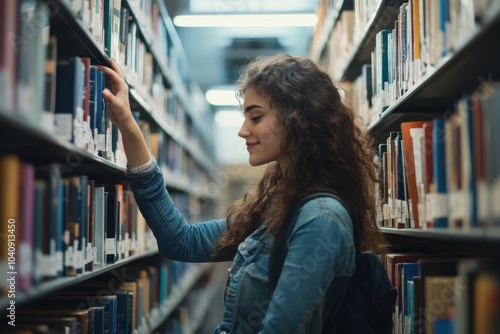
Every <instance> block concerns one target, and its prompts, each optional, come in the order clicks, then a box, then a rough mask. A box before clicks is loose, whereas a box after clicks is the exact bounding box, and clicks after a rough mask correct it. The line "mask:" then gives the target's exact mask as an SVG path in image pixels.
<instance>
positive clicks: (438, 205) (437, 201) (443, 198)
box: [433, 193, 449, 219]
mask: <svg viewBox="0 0 500 334" xmlns="http://www.w3.org/2000/svg"><path fill="white" fill-rule="evenodd" d="M433 209H434V210H433V211H434V219H437V218H446V217H448V214H449V210H448V196H447V194H441V193H435V194H434V208H433Z"/></svg>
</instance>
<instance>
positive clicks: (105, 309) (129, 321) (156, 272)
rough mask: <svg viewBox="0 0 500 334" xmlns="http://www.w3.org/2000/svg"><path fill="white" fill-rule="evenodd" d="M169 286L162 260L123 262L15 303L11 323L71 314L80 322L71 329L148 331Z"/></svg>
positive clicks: (165, 300)
mask: <svg viewBox="0 0 500 334" xmlns="http://www.w3.org/2000/svg"><path fill="white" fill-rule="evenodd" d="M174 287H175V285H174V284H173V283H172V281H171V278H170V265H169V264H168V262H166V261H162V262H161V263H159V264H154V265H149V266H144V265H129V266H124V267H122V268H121V269H116V270H113V271H112V272H111V273H108V274H105V275H103V276H100V277H98V278H95V279H91V280H89V281H86V282H84V283H81V284H79V285H78V286H76V287H72V288H71V289H67V290H63V291H59V292H56V293H53V294H50V295H48V296H46V297H44V298H43V301H33V302H29V303H27V304H26V305H21V306H19V305H15V306H16V307H15V316H16V317H15V320H16V321H15V322H16V326H22V325H23V324H27V323H34V322H37V323H40V324H46V325H49V326H50V324H51V323H53V322H55V319H54V318H57V317H64V318H66V317H75V318H76V319H75V321H76V323H77V325H76V327H77V328H78V327H80V331H76V332H75V333H82V334H84V333H127V334H128V333H135V332H138V333H143V332H149V330H150V328H149V327H150V325H151V324H153V323H154V322H157V321H158V320H159V318H160V317H161V316H162V315H163V313H164V310H165V308H166V306H167V304H168V297H169V294H170V292H169V291H170V289H171V288H174ZM76 312H78V313H76ZM8 314H9V308H7V316H8ZM40 316H43V317H45V318H46V319H45V321H44V320H43V319H40ZM48 319H52V321H50V320H48Z"/></svg>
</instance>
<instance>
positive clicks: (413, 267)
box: [403, 263, 420, 333]
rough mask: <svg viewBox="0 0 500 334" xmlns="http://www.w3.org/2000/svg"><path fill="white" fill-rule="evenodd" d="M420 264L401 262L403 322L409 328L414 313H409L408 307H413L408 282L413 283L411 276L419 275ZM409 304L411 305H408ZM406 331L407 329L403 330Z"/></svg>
mask: <svg viewBox="0 0 500 334" xmlns="http://www.w3.org/2000/svg"><path fill="white" fill-rule="evenodd" d="M419 271H420V265H419V264H418V263H403V274H404V282H403V284H404V292H403V294H404V296H403V298H404V318H405V320H404V322H405V328H407V329H409V328H410V324H411V323H412V322H413V321H412V320H413V318H412V317H413V316H414V313H413V314H412V313H410V309H413V301H414V299H413V296H410V293H409V291H410V287H409V285H410V282H411V283H413V278H414V277H415V276H418V275H419ZM410 304H411V307H410ZM405 333H408V331H405Z"/></svg>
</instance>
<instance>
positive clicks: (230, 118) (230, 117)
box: [215, 110, 243, 128]
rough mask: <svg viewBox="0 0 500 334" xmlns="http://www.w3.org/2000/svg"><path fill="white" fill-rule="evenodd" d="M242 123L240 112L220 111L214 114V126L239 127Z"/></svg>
mask: <svg viewBox="0 0 500 334" xmlns="http://www.w3.org/2000/svg"><path fill="white" fill-rule="evenodd" d="M242 123H243V116H242V114H241V112H239V111H236V110H220V111H217V112H216V113H215V124H217V125H218V126H220V127H223V128H235V127H240V126H241V124H242Z"/></svg>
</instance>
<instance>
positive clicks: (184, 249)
mask: <svg viewBox="0 0 500 334" xmlns="http://www.w3.org/2000/svg"><path fill="white" fill-rule="evenodd" d="M127 178H128V180H129V183H130V186H131V189H132V190H133V192H134V196H135V199H136V202H137V205H138V207H139V209H140V211H141V212H142V214H143V216H144V218H145V219H146V221H147V223H148V225H149V226H150V228H151V230H152V231H153V233H154V235H155V237H156V240H157V242H158V248H159V251H160V253H161V254H162V255H163V256H165V257H167V258H169V259H173V260H179V261H188V262H207V261H214V260H215V261H228V260H232V261H233V262H232V265H231V267H230V268H229V270H228V283H227V286H226V292H225V297H224V314H223V319H222V321H221V323H220V324H219V325H218V326H217V328H216V329H215V331H214V333H238V334H239V333H245V334H246V333H273V334H279V333H287V334H290V333H307V334H315V333H318V334H319V333H321V328H322V323H323V321H324V319H325V317H326V313H327V312H328V311H327V310H329V309H332V308H333V307H336V306H334V304H336V305H337V306H338V304H339V303H340V302H341V300H342V296H343V295H344V293H345V291H346V290H347V288H346V287H347V285H346V284H339V285H335V284H331V283H332V282H333V281H337V280H340V281H342V278H347V279H348V278H349V277H350V276H352V275H353V273H354V270H355V251H354V239H353V231H352V224H351V219H350V216H349V213H348V212H347V210H346V209H345V208H344V206H343V205H342V204H341V202H340V201H337V200H336V199H333V198H330V197H321V198H316V199H313V200H310V201H308V202H307V203H305V204H304V205H303V206H302V207H301V208H300V209H299V214H298V216H297V220H296V222H295V226H294V228H293V230H292V233H291V234H290V237H289V239H288V247H289V248H288V253H287V257H286V259H285V262H284V264H283V269H282V272H281V276H280V278H279V280H278V282H277V286H276V289H275V291H274V293H273V294H272V295H271V292H270V289H269V285H268V277H267V276H268V263H269V253H270V250H271V246H272V244H273V240H274V237H273V235H272V234H270V233H268V232H267V230H266V225H265V224H264V223H263V224H261V226H260V227H259V228H257V230H256V231H255V232H253V233H252V234H251V235H249V236H248V237H247V238H246V239H245V240H244V242H242V243H241V244H240V245H239V246H238V250H237V253H236V255H235V256H234V258H232V259H231V258H224V257H221V258H216V259H214V258H213V257H212V256H211V254H212V250H213V249H214V247H215V245H216V243H217V240H218V239H219V237H220V236H221V235H222V234H223V233H224V232H225V230H226V219H215V220H210V221H206V222H202V223H198V224H188V223H187V222H186V221H185V220H184V217H183V216H182V214H181V213H180V212H179V211H178V210H177V209H176V208H175V206H174V204H173V202H172V201H171V199H170V197H169V195H168V192H167V190H166V187H165V183H164V180H163V176H162V173H161V170H160V168H159V167H158V165H157V163H156V161H154V160H153V166H152V168H150V169H148V170H146V171H143V172H139V173H134V174H132V173H129V172H128V173H127ZM334 279H335V280H334ZM340 287H341V288H340Z"/></svg>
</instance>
